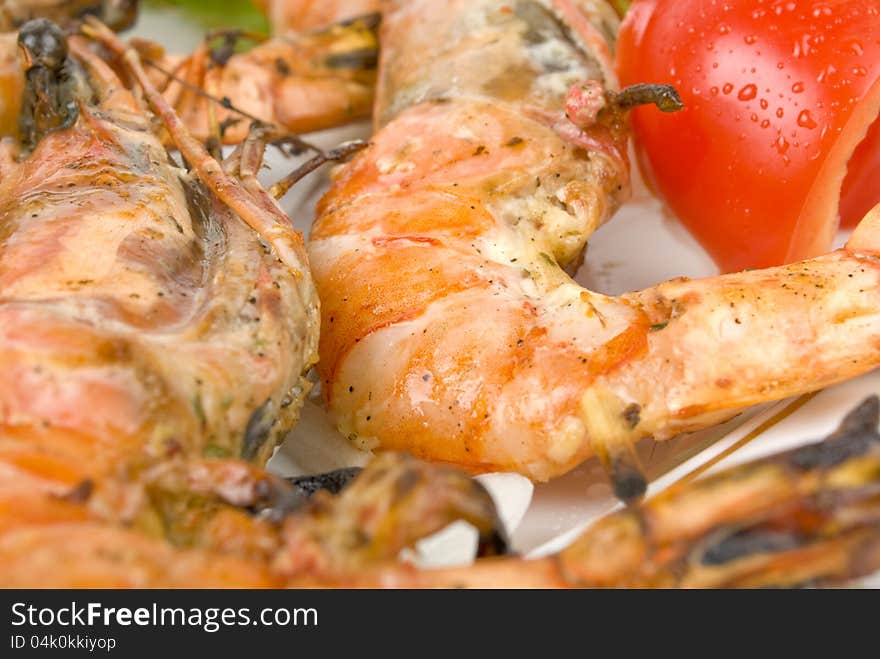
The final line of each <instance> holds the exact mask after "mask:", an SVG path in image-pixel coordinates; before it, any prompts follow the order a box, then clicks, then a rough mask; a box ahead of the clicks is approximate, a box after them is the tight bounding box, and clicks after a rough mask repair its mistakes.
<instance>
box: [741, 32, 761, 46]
mask: <svg viewBox="0 0 880 659" xmlns="http://www.w3.org/2000/svg"><path fill="white" fill-rule="evenodd" d="M757 40H758V37H756V36H755V35H754V34H747V35H746V36H744V37H743V41H745V42H746V43H747V44H748V45H749V46H751V45H752V44H753V43H755V42H756V41H757Z"/></svg>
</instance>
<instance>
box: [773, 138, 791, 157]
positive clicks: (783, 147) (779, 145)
mask: <svg viewBox="0 0 880 659" xmlns="http://www.w3.org/2000/svg"><path fill="white" fill-rule="evenodd" d="M773 146H774V147H775V149H776V150H777V151H778V152H779V153H780V155H785V152H786V151H788V140H787V139H785V136H784V135H782V134H781V133H780V135H779V136H778V137H777V138H776V141H775V142H773Z"/></svg>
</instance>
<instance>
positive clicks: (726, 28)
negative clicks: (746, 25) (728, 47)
mask: <svg viewBox="0 0 880 659" xmlns="http://www.w3.org/2000/svg"><path fill="white" fill-rule="evenodd" d="M728 32H730V26H729V25H725V24H724V23H722V24H721V25H719V26H718V33H719V34H727V33H728Z"/></svg>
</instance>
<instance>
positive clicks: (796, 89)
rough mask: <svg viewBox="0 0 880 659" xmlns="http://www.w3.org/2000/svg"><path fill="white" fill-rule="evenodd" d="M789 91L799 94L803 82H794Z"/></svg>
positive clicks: (802, 88) (802, 89) (802, 87)
mask: <svg viewBox="0 0 880 659" xmlns="http://www.w3.org/2000/svg"><path fill="white" fill-rule="evenodd" d="M791 91H792V92H793V93H795V94H800V93H801V92H802V91H804V83H802V82H796V83H794V84H793V85H792V86H791Z"/></svg>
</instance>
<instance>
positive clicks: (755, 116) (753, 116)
mask: <svg viewBox="0 0 880 659" xmlns="http://www.w3.org/2000/svg"><path fill="white" fill-rule="evenodd" d="M749 119H751V120H752V121H754V122H755V123H757V122H758V115H757V114H755V113H754V112H752V114H751V116H750V117H749Z"/></svg>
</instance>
